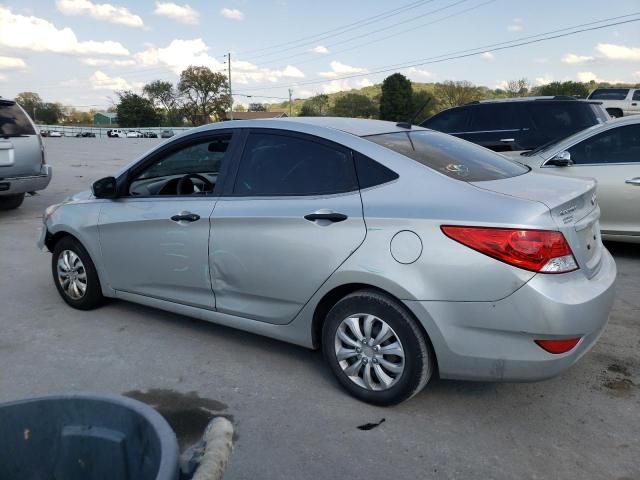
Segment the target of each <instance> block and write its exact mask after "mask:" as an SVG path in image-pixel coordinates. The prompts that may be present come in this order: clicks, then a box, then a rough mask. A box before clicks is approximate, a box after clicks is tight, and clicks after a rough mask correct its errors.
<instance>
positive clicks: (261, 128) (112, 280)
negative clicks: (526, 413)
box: [40, 118, 616, 405]
mask: <svg viewBox="0 0 640 480" xmlns="http://www.w3.org/2000/svg"><path fill="white" fill-rule="evenodd" d="M594 192H595V182H594V181H592V180H583V179H571V178H563V177H560V176H556V175H545V174H539V173H534V172H531V171H530V169H529V168H527V167H525V166H523V165H521V164H518V163H516V162H512V161H510V160H507V159H505V158H504V157H502V156H500V155H498V154H495V153H493V152H490V151H488V150H486V149H484V148H482V147H479V146H476V145H474V144H471V143H468V142H466V141H463V140H459V139H456V138H453V137H450V136H448V135H445V134H442V133H438V132H433V131H430V130H426V129H423V128H420V127H409V126H408V125H406V124H397V125H396V124H395V123H391V122H381V121H374V120H355V119H332V118H313V119H311V118H296V119H289V120H262V121H258V120H254V121H234V122H227V123H218V124H215V125H208V126H205V127H201V128H198V129H194V130H191V131H189V132H187V133H185V134H182V135H179V136H177V137H174V138H173V139H172V140H171V141H169V142H166V143H163V144H162V145H160V146H158V147H157V148H156V149H155V150H152V151H151V152H149V153H147V154H145V155H144V156H143V157H141V158H139V159H137V160H136V161H134V162H133V163H132V164H131V165H129V166H128V167H126V168H125V169H123V170H122V171H120V172H118V173H116V174H115V176H113V177H107V178H104V179H101V180H98V181H97V182H96V183H94V185H93V189H92V192H83V193H80V194H77V195H75V196H73V197H71V198H70V199H68V200H67V201H66V202H64V203H62V204H59V205H53V206H51V207H49V208H48V209H47V210H46V212H45V215H44V228H43V231H42V237H41V240H40V246H41V248H43V247H45V246H46V247H47V248H48V249H49V250H50V251H51V252H52V253H53V257H52V273H53V281H54V283H55V286H56V288H57V289H58V291H59V292H60V295H61V296H62V298H63V299H64V300H65V301H66V302H67V303H68V304H69V305H71V306H72V307H75V308H80V309H91V308H95V307H97V306H99V305H100V304H101V303H103V301H104V299H105V297H112V298H119V299H123V300H128V301H132V302H137V303H141V304H144V305H148V306H151V307H156V308H161V309H165V310H169V311H172V312H176V313H180V314H184V315H189V316H192V317H196V318H200V319H203V320H207V321H211V322H215V323H219V324H223V325H228V326H232V327H236V328H240V329H243V330H247V331H249V332H253V333H257V334H261V335H266V336H269V337H273V338H277V339H280V340H284V341H287V342H292V343H296V344H299V345H302V346H305V347H309V348H322V349H323V352H324V355H325V358H326V360H327V362H328V365H329V367H330V368H331V370H332V371H333V373H334V374H335V376H336V378H337V379H338V381H339V382H340V383H341V384H342V386H343V387H344V388H346V389H347V390H348V391H349V392H350V393H351V394H352V395H354V396H356V397H357V398H359V399H361V400H364V401H367V402H371V403H375V404H379V405H390V404H394V403H398V402H400V401H403V400H406V399H408V398H410V397H411V396H413V395H415V394H416V393H417V392H419V391H420V390H421V389H422V388H423V387H424V386H425V385H426V384H427V383H428V381H429V379H430V378H432V376H433V375H434V373H435V372H436V371H437V372H438V373H439V375H440V377H442V378H456V379H479V380H491V381H494V380H512V381H528V380H539V379H544V378H548V377H551V376H553V375H556V374H558V373H560V372H562V371H563V370H565V369H566V368H568V367H569V366H570V365H572V364H573V363H574V362H575V361H577V360H578V359H579V358H580V357H581V356H582V355H584V354H585V353H586V352H587V351H588V350H589V349H590V348H591V347H592V346H593V344H594V343H595V342H596V340H597V338H598V337H599V335H600V334H601V332H602V331H603V329H604V327H605V324H606V322H607V318H608V315H609V311H610V308H611V305H612V302H613V295H614V282H615V276H616V267H615V263H614V261H613V259H612V257H611V255H610V254H609V253H608V252H607V250H606V249H605V248H604V246H603V245H602V242H601V239H600V234H599V225H598V219H599V216H600V209H599V207H598V205H597V202H596V201H595V195H594ZM283 374H286V372H283Z"/></svg>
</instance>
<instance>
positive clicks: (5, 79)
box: [0, 73, 7, 82]
mask: <svg viewBox="0 0 640 480" xmlns="http://www.w3.org/2000/svg"><path fill="white" fill-rule="evenodd" d="M6 81H7V76H6V75H3V74H1V73H0V82H6Z"/></svg>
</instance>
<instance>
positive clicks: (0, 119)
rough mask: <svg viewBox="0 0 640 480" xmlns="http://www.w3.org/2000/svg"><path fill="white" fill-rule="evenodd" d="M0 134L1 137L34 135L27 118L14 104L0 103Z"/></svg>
mask: <svg viewBox="0 0 640 480" xmlns="http://www.w3.org/2000/svg"><path fill="white" fill-rule="evenodd" d="M0 133H1V134H2V136H3V137H16V136H20V135H35V134H36V132H35V130H34V128H33V125H32V124H31V122H30V121H29V118H28V117H27V116H26V115H25V113H24V112H23V111H22V109H21V108H20V107H19V106H18V105H17V104H15V103H0Z"/></svg>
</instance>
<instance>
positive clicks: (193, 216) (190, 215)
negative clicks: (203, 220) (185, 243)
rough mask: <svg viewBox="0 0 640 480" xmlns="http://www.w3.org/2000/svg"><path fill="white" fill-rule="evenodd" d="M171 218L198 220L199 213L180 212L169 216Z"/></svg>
mask: <svg viewBox="0 0 640 480" xmlns="http://www.w3.org/2000/svg"><path fill="white" fill-rule="evenodd" d="M171 220H173V221H174V222H196V221H198V220H200V215H198V214H197V213H191V212H180V213H179V214H177V215H174V216H173V217H171Z"/></svg>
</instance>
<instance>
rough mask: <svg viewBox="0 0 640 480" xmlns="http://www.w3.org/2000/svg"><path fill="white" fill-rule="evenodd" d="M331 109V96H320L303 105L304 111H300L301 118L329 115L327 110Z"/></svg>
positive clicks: (306, 101)
mask: <svg viewBox="0 0 640 480" xmlns="http://www.w3.org/2000/svg"><path fill="white" fill-rule="evenodd" d="M328 107H329V95H325V94H320V95H315V96H313V97H311V98H309V99H307V100H305V102H304V103H303V104H302V109H301V110H300V116H301V117H317V116H321V115H322V114H323V113H325V114H326V113H327V108H328Z"/></svg>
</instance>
